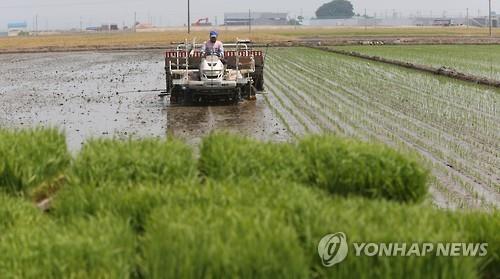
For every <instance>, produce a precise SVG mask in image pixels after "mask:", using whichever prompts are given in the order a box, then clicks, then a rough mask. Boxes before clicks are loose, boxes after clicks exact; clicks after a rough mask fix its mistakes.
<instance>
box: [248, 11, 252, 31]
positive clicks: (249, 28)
mask: <svg viewBox="0 0 500 279" xmlns="http://www.w3.org/2000/svg"><path fill="white" fill-rule="evenodd" d="M248 33H252V10H250V9H248Z"/></svg>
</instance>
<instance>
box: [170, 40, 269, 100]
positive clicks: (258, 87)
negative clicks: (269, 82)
mask: <svg viewBox="0 0 500 279" xmlns="http://www.w3.org/2000/svg"><path fill="white" fill-rule="evenodd" d="M201 46H202V45H201V44H196V42H193V43H188V42H187V41H186V42H185V43H183V44H179V45H178V46H177V47H176V48H175V49H171V50H168V51H167V52H166V54H165V74H166V95H170V102H171V103H172V104H191V103H195V102H205V101H229V102H234V103H238V102H239V101H240V100H242V99H248V100H255V95H256V93H257V92H258V91H263V90H264V55H263V52H262V51H260V50H254V49H252V47H251V42H250V41H238V42H237V43H233V44H224V48H225V51H224V57H219V56H218V55H217V53H215V52H211V51H206V52H205V54H203V53H202V52H201V51H200V49H201Z"/></svg>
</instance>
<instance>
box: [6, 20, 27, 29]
mask: <svg viewBox="0 0 500 279" xmlns="http://www.w3.org/2000/svg"><path fill="white" fill-rule="evenodd" d="M27 27H28V24H27V23H26V21H11V22H9V23H7V28H9V29H12V28H27Z"/></svg>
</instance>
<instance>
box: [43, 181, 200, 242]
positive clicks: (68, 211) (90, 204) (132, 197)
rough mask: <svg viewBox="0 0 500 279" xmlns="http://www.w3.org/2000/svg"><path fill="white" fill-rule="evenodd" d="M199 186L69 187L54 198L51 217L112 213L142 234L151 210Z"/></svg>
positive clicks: (192, 183) (67, 217)
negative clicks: (187, 189)
mask: <svg viewBox="0 0 500 279" xmlns="http://www.w3.org/2000/svg"><path fill="white" fill-rule="evenodd" d="M194 187H199V185H198V184H197V183H195V182H192V181H183V182H180V181H178V182H174V183H170V184H152V183H145V184H138V185H124V184H120V183H116V184H106V185H105V187H97V188H95V187H88V186H85V185H72V186H71V187H66V188H64V189H63V190H62V191H60V192H59V193H58V194H57V196H56V197H55V199H54V201H53V204H52V210H51V212H50V214H51V216H52V217H54V218H56V219H58V220H71V219H73V218H77V217H89V216H99V215H102V214H113V215H114V216H116V217H119V218H122V220H125V221H127V222H128V223H129V224H130V225H131V227H132V228H133V229H134V231H135V232H137V233H142V232H143V231H144V224H145V222H146V219H147V218H148V216H149V214H150V213H151V211H152V210H154V209H155V208H157V207H160V206H162V205H164V204H166V203H169V202H170V201H171V200H173V199H175V198H177V197H178V196H180V195H179V194H178V193H180V192H183V191H184V192H186V189H185V188H194Z"/></svg>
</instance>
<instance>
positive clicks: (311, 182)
mask: <svg viewBox="0 0 500 279" xmlns="http://www.w3.org/2000/svg"><path fill="white" fill-rule="evenodd" d="M0 138H1V139H2V143H3V144H2V145H0V158H1V161H0V163H1V164H0V178H2V179H1V180H0V189H1V190H2V191H0V251H2V253H0V274H1V275H2V278H220V277H236V278H255V277H266V278H270V277H272V278H325V277H339V278H346V277H349V278H352V277H355V278H374V277H375V278H389V277H390V278H393V277H405V278H423V277H435V278H457V277H466V278H492V277H494V276H495V275H496V274H498V271H499V270H498V267H499V263H500V258H499V256H500V239H499V237H498V231H499V230H500V223H499V222H497V220H498V218H500V216H499V214H500V213H499V212H498V210H492V211H490V212H461V211H456V212H451V211H444V210H439V209H436V208H433V207H432V206H429V204H428V203H427V200H428V196H427V187H426V178H427V171H426V169H425V168H423V167H422V166H421V165H420V163H419V159H418V158H416V157H414V155H412V154H408V153H400V152H396V151H394V150H392V149H390V148H388V147H386V146H382V145H372V144H367V143H362V142H358V141H355V140H352V139H345V138H339V137H335V136H332V135H325V136H309V137H306V138H301V139H298V141H297V142H295V143H282V144H277V143H265V142H258V141H255V140H252V139H249V138H244V137H241V136H234V135H230V134H226V133H218V134H213V135H211V136H209V137H207V138H205V139H204V140H203V143H202V145H201V147H200V154H199V158H195V157H194V150H192V148H191V147H189V146H187V145H185V144H184V143H182V142H180V141H177V140H174V139H169V140H153V139H145V140H139V141H135V140H129V141H113V140H93V141H91V142H89V143H87V144H86V145H85V146H84V147H83V149H82V150H81V151H80V152H79V153H78V154H76V155H75V157H74V159H72V160H70V161H68V160H67V158H68V156H69V155H68V154H69V153H68V151H67V149H66V145H65V143H64V136H63V135H62V134H60V133H59V132H57V131H55V130H38V131H17V132H11V131H1V132H0ZM49 140H50V141H51V142H52V144H42V143H46V142H48V141H49ZM13 146H14V147H15V150H16V152H15V153H13V152H11V151H10V150H9V147H13ZM33 153H39V154H45V156H47V155H49V154H50V156H49V158H45V156H42V157H40V158H38V159H36V160H24V159H23V158H26V157H27V156H29V155H31V154H33ZM54 162H64V163H61V164H54ZM13 166H16V167H13ZM35 168H36V169H37V170H40V171H37V172H33V171H31V170H32V169H35ZM32 173H35V174H36V175H32ZM61 175H62V177H63V179H62V180H63V183H54V178H55V177H58V176H61ZM34 177H36V179H34ZM5 178H8V179H5ZM26 178H28V179H26ZM5 181H9V183H5ZM28 182H29V183H28ZM34 193H37V194H36V195H35V194H34ZM40 193H45V194H46V196H45V198H49V199H51V200H52V201H51V203H50V204H51V207H50V210H49V211H45V212H42V211H41V210H39V209H37V208H36V207H35V205H34V202H33V200H35V201H36V200H37V197H41V194H40ZM334 232H345V233H346V234H347V235H348V236H349V238H348V241H349V243H354V242H377V243H386V242H399V243H402V242H410V243H411V242H417V243H420V242H432V243H439V242H470V243H483V242H487V243H488V254H487V255H484V256H482V257H470V256H469V257H467V256H460V257H439V256H436V255H433V254H430V253H429V254H428V255H426V256H422V257H369V256H359V257H358V256H355V255H354V254H353V253H354V252H351V254H350V256H349V257H348V258H347V259H346V260H345V261H344V262H343V263H342V264H340V265H338V266H335V267H332V268H325V267H323V266H322V264H321V261H320V258H319V256H318V253H317V245H318V243H319V240H320V239H321V238H322V237H323V236H325V235H326V234H328V233H334Z"/></svg>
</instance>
